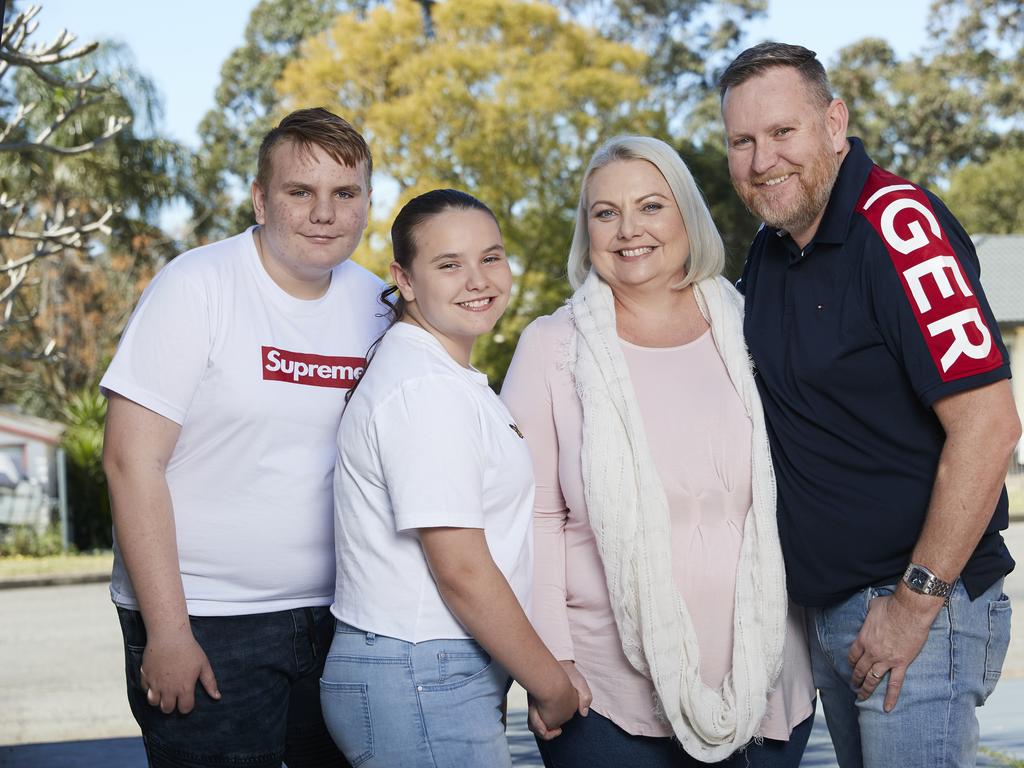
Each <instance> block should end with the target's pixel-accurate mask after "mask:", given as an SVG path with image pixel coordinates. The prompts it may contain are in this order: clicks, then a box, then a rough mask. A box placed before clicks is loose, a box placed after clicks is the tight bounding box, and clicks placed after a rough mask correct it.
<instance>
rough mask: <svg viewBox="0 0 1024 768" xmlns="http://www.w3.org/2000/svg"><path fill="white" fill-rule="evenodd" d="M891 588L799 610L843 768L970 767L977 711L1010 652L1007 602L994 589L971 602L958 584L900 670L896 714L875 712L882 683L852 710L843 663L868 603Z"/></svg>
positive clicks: (854, 698)
mask: <svg viewBox="0 0 1024 768" xmlns="http://www.w3.org/2000/svg"><path fill="white" fill-rule="evenodd" d="M894 589H895V585H889V586H886V587H871V588H869V589H865V590H862V591H860V592H858V593H857V594H856V595H854V596H853V597H851V598H849V599H848V600H846V602H844V603H840V604H839V605H835V606H832V607H830V608H814V609H808V610H807V633H808V640H809V643H810V648H811V667H812V669H813V673H814V684H815V685H816V686H817V687H818V690H819V692H820V694H821V701H822V704H823V706H824V708H825V721H826V722H827V723H828V730H829V733H830V734H831V735H832V743H833V744H834V745H835V748H836V757H837V758H838V760H839V765H840V766H842V768H857V767H859V766H869V768H882V767H883V766H896V765H898V766H900V768H914V766H920V767H921V768H937V767H940V766H941V767H943V768H945V767H946V766H973V765H975V762H976V759H977V751H978V719H977V717H976V715H975V711H974V710H975V708H976V707H980V706H981V705H982V704H984V703H985V699H987V698H988V696H989V694H990V693H992V690H993V689H994V688H995V686H996V682H997V681H998V680H999V673H1000V670H1001V669H1002V666H1003V659H1004V658H1005V656H1006V648H1007V646H1008V645H1009V642H1010V601H1009V599H1008V598H1007V597H1006V595H1004V594H1003V591H1002V590H1003V580H1002V579H999V581H997V582H996V583H995V584H993V585H992V586H991V587H990V588H989V589H988V590H987V591H986V592H985V593H984V594H982V595H980V596H979V597H978V599H977V600H974V601H972V600H971V599H970V598H969V597H968V595H967V590H966V589H965V588H964V586H963V584H962V583H961V582H960V581H959V580H958V581H957V582H956V584H955V585H954V588H953V593H952V595H950V598H949V601H948V604H947V606H946V607H945V608H944V609H942V610H941V611H939V615H938V616H937V617H936V618H935V623H934V624H933V625H932V628H931V631H930V632H929V635H928V639H927V641H926V642H925V645H924V647H923V648H922V649H921V653H920V654H919V655H918V656H917V658H916V659H914V661H913V662H912V663H911V665H910V666H909V667H908V669H907V676H906V679H905V680H904V683H903V689H902V691H901V692H900V698H899V701H898V702H897V704H896V708H895V709H894V710H893V711H892V712H890V713H888V714H886V713H885V711H884V710H883V709H882V703H883V701H884V699H885V690H886V686H887V684H888V675H887V676H886V677H885V678H883V679H882V681H881V684H880V685H879V686H878V688H877V689H876V690H875V692H874V694H872V695H871V697H870V698H868V699H866V700H864V701H857V696H856V693H855V691H854V689H853V687H852V686H851V684H850V677H851V675H852V669H851V668H850V664H849V662H848V661H847V660H846V655H847V653H848V652H849V650H850V646H851V645H852V644H853V641H854V640H855V639H856V637H857V633H858V632H860V628H861V626H862V625H863V624H864V619H865V617H866V616H867V612H868V603H869V602H870V601H871V600H872V598H875V597H878V596H879V595H891V594H892V593H893V591H894Z"/></svg>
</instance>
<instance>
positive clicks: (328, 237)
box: [303, 235, 337, 243]
mask: <svg viewBox="0 0 1024 768" xmlns="http://www.w3.org/2000/svg"><path fill="white" fill-rule="evenodd" d="M303 237H304V238H306V239H307V240H318V241H321V242H325V243H326V242H330V241H331V240H334V239H335V238H336V237H337V236H336V235H303Z"/></svg>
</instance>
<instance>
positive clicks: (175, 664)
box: [140, 627, 220, 715]
mask: <svg viewBox="0 0 1024 768" xmlns="http://www.w3.org/2000/svg"><path fill="white" fill-rule="evenodd" d="M140 672H141V673H142V674H141V677H142V687H143V688H145V689H146V701H148V702H149V704H150V706H153V707H156V706H159V707H160V711H161V712H163V713H165V714H170V713H171V712H173V711H174V710H175V709H177V710H178V711H179V712H181V714H183V715H187V714H188V713H189V712H191V711H192V708H193V707H194V706H195V694H196V680H198V681H199V682H200V683H202V685H203V688H205V689H206V692H207V693H208V694H209V695H210V698H213V699H219V698H220V691H219V690H218V689H217V678H216V677H214V674H213V668H212V667H211V666H210V661H209V659H207V658H206V653H205V652H204V651H203V649H202V648H201V647H200V645H199V643H197V642H196V640H195V638H194V637H193V636H192V632H191V631H189V629H188V628H187V627H185V628H184V629H183V630H180V631H176V632H174V633H172V634H170V635H167V636H164V637H160V636H158V637H153V636H150V637H149V638H148V641H147V643H146V651H145V653H143V655H142V669H141V670H140Z"/></svg>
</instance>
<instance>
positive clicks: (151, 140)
mask: <svg viewBox="0 0 1024 768" xmlns="http://www.w3.org/2000/svg"><path fill="white" fill-rule="evenodd" d="M38 12H39V9H38V8H32V7H30V8H28V9H27V10H26V11H24V12H22V13H18V14H16V15H14V16H13V17H12V18H11V19H10V21H9V23H8V24H6V25H5V26H4V31H3V40H2V43H0V122H2V125H3V126H4V127H3V128H2V130H0V201H2V204H0V278H2V283H0V310H2V314H0V400H3V401H4V402H15V403H18V404H20V405H21V406H23V407H24V408H25V409H26V410H28V411H30V412H34V413H37V414H40V415H45V416H50V417H55V416H57V415H58V414H59V412H60V409H61V405H62V403H63V401H64V399H65V397H66V396H67V393H68V392H69V391H72V390H76V389H80V388H81V387H83V386H87V385H91V384H95V382H96V379H97V378H98V371H99V369H100V367H101V366H102V365H103V363H104V361H105V358H106V356H108V355H109V354H110V352H111V351H112V348H113V340H114V339H115V338H116V334H117V333H119V332H120V325H121V323H122V322H123V319H124V317H125V315H126V313H127V311H128V310H127V307H130V304H131V303H132V302H133V301H134V299H135V298H136V296H137V290H136V285H137V282H136V278H140V279H144V278H145V277H146V276H147V275H148V273H149V272H150V271H151V267H152V264H153V262H154V261H156V260H158V259H159V258H160V256H162V255H163V254H165V253H166V252H167V251H169V250H172V246H171V244H168V243H167V242H166V238H164V236H163V234H162V233H161V232H159V230H157V229H156V228H154V227H152V226H151V225H150V224H148V223H147V219H148V218H149V217H150V216H151V215H152V214H153V213H154V211H155V210H156V208H157V207H158V206H159V205H161V204H162V203H163V202H165V201H167V200H168V199H170V198H171V197H173V196H175V195H176V194H178V193H179V192H180V190H181V188H182V185H181V176H180V167H181V162H180V160H181V153H180V148H179V147H177V145H175V144H173V143H172V142H169V141H167V140H165V139H161V138H159V137H153V136H149V137H146V136H142V135H140V134H138V133H137V132H136V128H138V127H146V126H147V125H148V126H151V125H152V123H153V120H154V117H155V115H156V114H157V111H158V100H157V98H156V94H155V90H154V89H153V86H152V84H151V83H149V82H148V81H147V80H146V79H145V78H143V77H141V76H139V75H138V74H137V73H136V72H135V71H134V67H133V64H132V62H131V60H130V57H129V56H128V54H127V51H126V50H125V49H124V48H122V47H119V46H116V45H113V44H107V45H104V46H100V45H99V44H98V43H93V44H89V45H84V46H78V47H76V46H75V44H74V43H75V38H74V36H73V35H70V34H68V33H67V32H61V33H60V34H59V35H58V36H57V38H56V39H55V40H54V41H53V42H51V43H49V44H45V45H33V44H32V41H31V35H32V32H33V30H34V27H35V25H34V22H33V19H34V18H35V16H36V15H37V14H38ZM143 273H146V274H143ZM126 305H127V307H126ZM69 349H70V350H72V352H73V354H68V350H69Z"/></svg>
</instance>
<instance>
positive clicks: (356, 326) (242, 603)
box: [100, 229, 385, 616]
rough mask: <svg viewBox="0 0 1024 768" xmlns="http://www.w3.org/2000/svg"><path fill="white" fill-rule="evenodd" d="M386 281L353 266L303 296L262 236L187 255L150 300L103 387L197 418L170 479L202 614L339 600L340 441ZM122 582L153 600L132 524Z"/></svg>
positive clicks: (192, 604) (188, 586) (185, 423)
mask: <svg viewBox="0 0 1024 768" xmlns="http://www.w3.org/2000/svg"><path fill="white" fill-rule="evenodd" d="M382 286H383V283H382V282H381V281H380V280H379V279H377V278H376V277H375V276H374V275H372V274H371V273H370V272H367V271H366V270H365V269H363V268H362V267H360V266H358V265H357V264H354V263H352V262H350V261H346V262H344V263H343V264H341V265H339V266H338V267H335V269H334V271H333V273H332V275H331V285H330V287H329V288H328V290H327V293H326V294H325V295H324V296H322V297H321V298H319V299H315V300H312V301H304V300H301V299H297V298H295V297H293V296H291V295H290V294H288V293H286V292H285V291H283V290H282V289H281V288H280V287H279V286H278V285H277V284H276V283H275V282H274V281H273V280H272V279H271V278H270V276H269V275H268V274H267V273H266V271H265V270H264V269H263V265H262V264H261V263H260V259H259V255H258V254H257V252H256V247H255V244H254V243H253V236H252V230H251V229H250V230H247V231H246V232H244V233H242V234H240V235H236V236H235V237H232V238H230V239H227V240H223V241H220V242H217V243H213V244H211V245H207V246H204V247H202V248H197V249H195V250H193V251H189V252H188V253H185V254H182V255H181V256H179V257H178V258H176V259H174V260H173V261H171V262H170V263H169V264H168V265H167V266H166V267H164V268H163V269H162V270H160V272H159V274H157V276H156V277H155V278H154V279H153V281H152V283H150V285H149V287H148V288H147V289H146V291H145V293H143V295H142V298H141V299H140V301H139V304H138V306H137V307H136V308H135V312H134V313H133V314H132V317H131V319H130V320H129V322H128V327H127V328H126V329H125V332H124V335H123V336H122V337H121V343H120V346H119V347H118V350H117V354H116V355H115V357H114V360H113V362H111V364H110V368H109V369H108V370H107V372H106V375H105V376H104V377H103V380H102V382H100V387H101V388H102V389H103V391H104V392H105V393H106V392H116V393H117V394H119V395H122V396H123V397H125V398H127V399H129V400H132V401H134V402H136V403H138V404H140V405H142V406H144V407H146V408H148V409H150V410H152V411H155V412H156V413H158V414H160V415H161V416H164V417H166V418H168V419H170V420H171V421H174V422H176V423H178V424H180V425H181V433H180V436H179V437H178V442H177V444H176V445H175V448H174V452H173V453H172V455H171V458H170V461H169V463H168V465H167V473H166V475H167V484H168V486H169V487H170V492H171V500H172V503H173V507H174V522H175V528H176V533H177V543H178V558H179V561H180V565H181V580H182V585H183V586H184V589H185V599H186V601H187V603H188V612H189V613H190V614H192V615H197V616H229V615H241V614H251V613H265V612H270V611H278V610H286V609H290V608H297V607H303V606H313V605H327V604H329V603H330V602H331V595H332V594H333V587H334V551H333V548H332V547H331V541H332V539H333V535H332V534H333V531H332V527H333V526H332V522H333V516H332V509H333V497H332V490H331V488H332V485H331V481H332V475H333V471H334V463H335V455H336V448H335V439H336V435H337V431H338V423H339V420H340V419H341V412H342V409H343V408H344V404H345V393H346V392H347V391H348V389H350V388H351V386H352V384H353V382H354V381H356V380H357V379H358V378H359V376H361V375H362V371H363V368H364V367H365V365H366V363H365V356H366V351H367V349H368V348H369V346H370V344H372V343H373V341H374V340H375V339H376V338H377V337H378V336H379V335H380V333H381V332H382V331H383V329H384V323H385V321H384V320H383V319H382V318H379V317H377V315H378V314H380V312H381V306H380V304H379V303H378V302H377V296H378V295H379V293H380V290H381V288H382ZM110 591H111V595H112V597H113V599H114V602H115V603H117V604H118V605H120V606H123V607H128V608H135V607H137V603H136V601H135V595H134V593H133V591H132V586H131V583H130V581H129V579H128V574H127V571H126V570H125V567H124V561H123V560H122V557H121V553H120V551H119V549H118V548H117V541H116V531H115V544H114V572H113V576H112V579H111V585H110Z"/></svg>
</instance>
